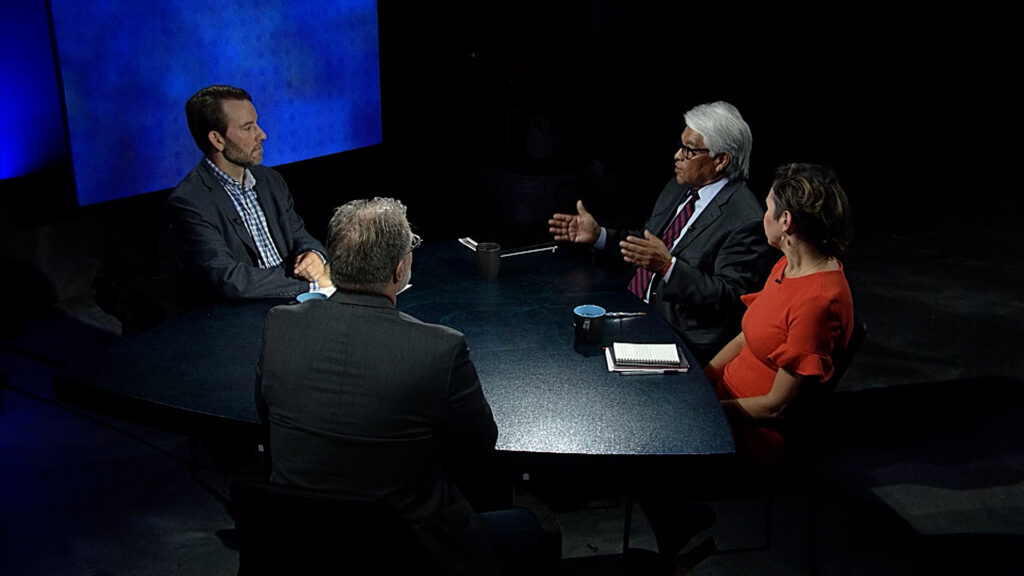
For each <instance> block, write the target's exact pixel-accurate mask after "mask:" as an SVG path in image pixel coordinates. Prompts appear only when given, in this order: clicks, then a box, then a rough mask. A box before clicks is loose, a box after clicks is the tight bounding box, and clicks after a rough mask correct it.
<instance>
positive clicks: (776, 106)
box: [0, 0, 1022, 314]
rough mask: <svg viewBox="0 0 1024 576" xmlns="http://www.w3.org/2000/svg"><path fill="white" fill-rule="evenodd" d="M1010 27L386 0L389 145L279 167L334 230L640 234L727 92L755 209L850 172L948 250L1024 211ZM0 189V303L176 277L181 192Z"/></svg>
mask: <svg viewBox="0 0 1024 576" xmlns="http://www.w3.org/2000/svg"><path fill="white" fill-rule="evenodd" d="M1011 20H1012V19H1011V18H1009V14H1008V13H1006V12H1005V10H1004V11H1001V12H995V13H993V12H991V11H989V10H985V9H982V7H980V6H977V5H971V6H970V7H958V8H956V9H952V8H945V9H944V8H936V7H931V6H929V7H921V8H892V7H887V8H884V9H883V8H871V7H868V6H864V5H862V4H852V3H851V4H849V5H831V6H828V8H827V10H826V9H825V7H824V6H823V7H821V8H819V9H816V10H796V9H789V8H785V7H780V6H772V5H759V6H757V7H753V8H743V9H740V8H733V7H727V6H722V5H709V4H697V3H694V4H684V3H675V4H672V5H671V6H668V7H666V6H663V5H661V3H620V2H611V1H603V2H582V1H580V2H557V3H548V2H511V1H506V2H480V1H468V0H467V1H461V2H440V3H417V2H411V1H390V2H381V3H380V4H379V23H380V30H379V37H380V53H381V87H382V88H381V91H382V94H381V97H382V115H383V128H384V141H383V144H381V145H379V146H373V147H370V148H364V149H360V150H355V151H352V152H346V153H342V154H337V155H333V156H327V157H322V158H317V159H314V160H309V161H305V162H300V163H296V164H290V165H284V166H280V167H279V170H280V171H281V172H282V173H283V174H284V175H285V178H286V179H287V181H288V182H289V184H290V187H291V189H292V192H293V194H294V196H295V201H296V204H297V207H298V210H299V212H300V214H301V215H303V217H304V218H305V219H306V223H307V226H308V227H309V229H310V230H311V231H312V232H313V233H314V234H315V235H318V236H320V237H323V231H324V229H325V226H326V222H327V220H328V219H329V217H330V214H331V209H332V208H333V207H334V206H337V205H339V204H341V203H343V202H344V201H346V200H348V199H351V198H355V197H362V196H371V195H389V196H395V197H398V198H401V199H402V200H403V201H405V202H406V203H407V204H408V206H409V216H410V220H411V221H412V222H413V224H414V226H415V227H416V228H417V230H418V231H419V232H420V233H421V234H422V235H423V236H424V237H425V238H427V239H428V240H440V239H445V238H456V237H459V236H465V235H471V236H473V237H474V238H477V239H480V240H483V239H491V238H494V239H498V240H500V241H502V242H504V243H506V244H517V243H523V244H525V243H531V242H537V241H543V240H545V239H547V232H546V218H547V216H548V215H549V214H550V213H551V212H552V211H553V210H555V209H559V210H569V209H571V208H572V204H573V201H574V200H575V199H576V198H583V199H584V200H585V202H586V203H587V205H588V207H589V208H590V209H591V211H592V212H594V213H595V215H596V216H597V217H598V219H599V221H600V222H602V223H609V224H613V223H619V222H639V221H641V220H642V219H643V218H644V216H645V215H646V214H647V211H648V210H649V208H650V206H651V203H652V201H653V198H654V197H655V196H656V195H657V193H658V192H659V191H660V189H661V186H662V185H663V184H664V182H666V181H667V180H668V178H670V177H671V176H672V168H671V163H672V155H673V153H674V152H675V150H676V147H677V142H678V137H679V134H680V132H681V131H682V128H683V122H682V114H683V112H684V111H685V110H687V109H688V108H690V107H692V106H693V105H696V104H698V103H701V102H706V101H711V100H716V99H724V100H728V101H730V102H732V103H733V104H735V105H736V106H737V107H738V108H739V109H740V110H741V112H742V113H743V115H744V117H745V118H746V119H747V121H748V123H749V124H750V125H751V128H752V131H753V134H754V151H753V156H752V163H751V179H750V184H751V187H752V188H753V189H754V191H755V192H756V193H757V194H758V195H759V196H761V195H763V194H765V193H766V192H767V188H768V186H769V185H770V180H771V174H772V172H773V170H774V168H775V167H776V166H778V165H779V164H782V163H786V162H790V161H808V162H819V163H824V164H829V165H831V166H833V167H834V168H836V169H837V170H838V172H839V174H840V177H841V179H842V180H843V182H844V184H845V186H846V188H847V191H848V193H849V195H850V198H851V202H852V204H853V209H854V214H855V218H856V220H855V222H856V225H857V233H858V236H860V237H864V236H866V235H870V234H872V233H873V232H874V231H876V230H892V229H901V228H905V227H921V226H924V227H935V228H936V229H937V230H948V231H949V232H950V233H954V234H955V233H956V230H957V229H958V227H959V226H961V225H964V224H965V223H966V224H970V225H983V224H984V221H985V219H986V218H990V217H994V216H993V214H992V213H990V212H989V211H988V210H987V209H986V207H988V206H998V208H997V211H998V214H999V217H1007V218H1016V217H1018V216H1019V215H1020V214H1021V206H1022V202H1021V200H1020V197H1019V195H1017V194H1016V193H1015V192H1014V191H1012V190H1011V184H1010V183H1009V179H1010V178H1013V177H1014V176H1015V172H1016V171H1015V170H1014V169H1013V167H1014V164H1015V156H1014V154H1013V153H1012V151H1011V149H1010V143H1011V142H1013V141H1014V140H1013V136H1014V134H1015V127H1016V125H1018V124H1019V113H1018V112H1017V111H1016V105H1017V95H1018V85H1019V76H1020V70H1019V64H1017V62H1016V61H1015V59H1014V57H1013V56H1012V53H1013V51H1012V47H1013V45H1014V43H1015V38H1014V37H1013V36H1012V35H1011V33H1012V30H1011V24H1010V22H1011ZM254 98H256V99H257V103H258V95H254ZM124 105H125V106H131V102H130V100H126V101H125V103H124ZM267 145H268V146H273V135H271V140H270V141H269V142H268V144H267ZM196 158H197V160H198V158H199V154H198V152H197V154H196ZM113 160H114V161H117V159H113ZM0 185H2V187H3V191H2V193H0V203H2V211H3V219H2V222H3V238H2V252H3V261H4V269H5V274H4V276H5V277H6V278H7V279H8V280H7V281H6V282H5V283H4V285H5V291H6V292H8V294H5V295H4V296H5V297H4V299H3V300H4V301H5V302H7V303H8V304H10V303H11V302H24V300H25V298H26V295H28V296H27V297H28V298H29V299H30V300H33V301H40V302H50V301H55V300H61V299H66V298H69V297H74V296H76V295H78V294H81V293H84V292H88V291H90V290H95V291H96V295H97V298H99V299H100V300H101V302H103V303H105V304H106V305H107V307H110V308H112V309H117V308H118V306H121V307H123V308H132V306H133V304H132V303H131V302H127V303H126V302H125V299H126V298H127V299H128V300H131V299H132V298H133V296H132V293H133V292H138V291H143V292H149V293H150V294H151V295H152V287H153V286H154V285H164V286H169V285H170V284H169V283H168V282H167V281H166V279H167V278H168V276H167V275H168V274H170V273H171V271H172V267H170V266H169V262H168V261H167V258H166V256H167V254H166V232H165V226H164V223H163V215H162V202H163V198H164V197H166V194H167V192H168V191H162V192H155V193H152V194H148V195H145V196H141V197H136V198H130V199H126V200H118V201H113V202H108V203H104V204H99V205H93V206H88V207H83V208H79V207H78V206H77V205H76V201H75V199H74V198H75V195H74V190H73V186H72V184H71V177H70V174H69V170H68V169H67V168H65V167H64V165H63V164H60V163H58V165H56V166H53V168H52V169H50V170H44V171H41V172H39V173H36V174H33V175H30V176H26V177H21V178H17V179H12V180H4V181H0ZM965 189H966V190H968V192H967V194H968V195H969V196H970V197H971V198H972V199H973V200H972V201H971V202H970V204H969V205H968V206H964V207H960V205H958V204H955V203H956V202H957V201H958V199H960V198H963V197H964V194H965V193H964V190H965ZM965 241H970V239H969V238H965ZM146 298H150V296H147V297H146ZM118 302H120V304H118ZM17 309H18V310H23V309H24V307H22V306H20V305H18V306H17ZM122 313H124V314H128V313H129V312H128V311H122Z"/></svg>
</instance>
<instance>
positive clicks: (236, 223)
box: [199, 160, 259, 261]
mask: <svg viewBox="0 0 1024 576" xmlns="http://www.w3.org/2000/svg"><path fill="white" fill-rule="evenodd" d="M199 175H200V177H201V178H202V180H203V184H205V185H206V187H207V188H208V189H209V190H210V195H211V197H212V198H213V203H214V204H216V206H217V210H219V211H220V213H221V214H224V215H226V216H227V219H228V222H230V223H231V228H232V229H233V230H234V231H235V235H236V236H238V239H239V240H241V241H242V243H243V244H245V247H246V248H248V249H249V251H250V253H251V254H252V255H253V256H254V257H255V258H256V261H259V251H258V250H257V249H256V243H255V242H254V241H253V239H252V234H250V233H249V229H248V228H246V227H245V222H243V221H242V217H241V215H239V214H238V209H236V208H235V203H234V202H232V201H231V197H230V196H228V193H227V191H226V190H224V187H223V186H221V183H220V181H219V180H217V177H216V176H215V175H214V174H213V171H212V170H210V167H209V166H207V165H206V160H202V161H201V162H200V169H199Z"/></svg>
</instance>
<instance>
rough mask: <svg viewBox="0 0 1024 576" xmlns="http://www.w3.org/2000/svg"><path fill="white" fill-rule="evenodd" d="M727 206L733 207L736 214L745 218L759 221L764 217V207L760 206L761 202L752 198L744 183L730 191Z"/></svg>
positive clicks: (752, 195) (752, 194) (751, 193)
mask: <svg viewBox="0 0 1024 576" xmlns="http://www.w3.org/2000/svg"><path fill="white" fill-rule="evenodd" d="M729 204H730V205H733V206H735V208H733V209H734V210H735V211H736V212H737V213H739V214H741V215H742V216H745V217H747V218H752V219H757V220H758V221H760V220H761V219H762V218H763V217H764V207H763V206H761V202H760V201H759V200H758V199H757V197H756V196H754V193H753V192H752V191H751V190H750V187H748V186H747V184H746V182H739V185H738V186H737V187H736V188H735V189H734V190H733V191H732V195H731V196H730V197H729Z"/></svg>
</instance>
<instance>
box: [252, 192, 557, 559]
mask: <svg viewBox="0 0 1024 576" xmlns="http://www.w3.org/2000/svg"><path fill="white" fill-rule="evenodd" d="M405 214H406V209H405V206H404V205H402V204H401V203H400V202H398V201H397V200H393V199H390V198H375V199H373V200H353V201H351V202H348V203H346V204H345V205H343V206H341V207H340V208H338V209H337V210H336V211H335V213H334V216H333V217H332V218H331V221H330V223H329V225H328V242H327V243H328V246H329V251H328V257H329V259H330V273H331V276H332V278H333V281H334V286H335V288H336V291H335V292H334V293H333V294H332V295H331V297H330V298H329V299H326V300H312V301H307V302H304V303H301V304H297V305H285V306H277V307H275V308H273V309H271V310H270V312H269V313H268V315H267V320H266V325H265V329H264V335H263V350H262V354H261V357H260V363H259V368H258V372H257V379H256V388H257V405H258V406H259V411H260V416H261V419H262V420H263V421H264V422H267V423H268V424H269V429H270V455H271V476H270V479H271V480H272V481H274V482H279V483H283V484H290V485H296V486H302V487H308V488H320V489H332V490H339V491H344V492H346V493H352V494H355V495H359V496H373V497H379V498H383V499H384V500H385V501H386V502H388V503H389V504H391V505H392V506H394V508H395V509H396V510H398V512H399V514H400V515H401V516H402V517H403V518H405V519H406V520H407V521H408V524H409V526H410V527H411V528H412V529H413V532H414V533H415V535H416V538H417V541H418V542H419V544H421V547H422V550H423V551H424V552H425V557H426V560H427V562H428V565H426V566H424V570H425V572H426V573H430V574H434V573H437V574H491V573H495V570H497V569H498V567H499V564H500V568H501V572H502V573H503V574H511V573H516V574H518V573H523V574H539V573H550V572H553V567H554V566H556V562H557V561H558V559H559V558H560V551H559V550H557V549H551V548H550V547H544V544H543V542H542V540H543V536H541V534H542V533H543V528H542V527H541V525H540V522H539V520H537V519H536V517H535V516H532V515H530V514H528V513H526V512H525V511H520V510H512V511H499V512H489V513H485V514H481V515H477V514H476V513H475V512H474V510H473V509H472V507H471V506H470V503H469V502H468V501H467V500H466V498H465V497H464V496H463V489H464V488H466V487H467V485H466V483H467V482H471V481H474V480H476V481H485V480H486V476H487V475H488V474H489V473H490V460H491V458H492V456H493V452H494V446H495V443H496V441H497V437H498V429H497V425H496V424H495V422H494V418H493V415H492V413H491V408H490V405H489V404H488V402H487V399H486V398H485V397H484V393H483V389H482V388H481V387H480V380H479V378H478V377H477V373H476V368H475V366H474V365H473V362H472V360H471V359H470V357H469V348H468V345H467V343H466V338H465V336H464V335H463V334H461V333H460V332H457V331H455V330H453V329H451V328H448V327H445V326H440V325H435V324H425V323H423V322H421V321H419V320H417V319H416V318H414V317H412V316H410V315H408V314H405V313H403V312H399V311H398V310H396V308H395V306H396V303H397V295H398V293H399V292H400V291H401V290H402V289H403V288H404V287H405V286H406V285H408V283H409V280H410V276H411V273H412V262H413V254H412V253H413V250H415V249H416V247H417V246H419V242H420V240H419V237H418V236H416V235H414V234H413V233H412V231H411V230H410V228H409V223H408V221H407V220H406V216H405ZM505 534H508V536H503V535H505ZM492 546H493V548H492ZM542 547H543V550H545V551H547V552H548V554H545V553H543V552H542V551H540V550H541V549H542ZM496 558H497V560H496Z"/></svg>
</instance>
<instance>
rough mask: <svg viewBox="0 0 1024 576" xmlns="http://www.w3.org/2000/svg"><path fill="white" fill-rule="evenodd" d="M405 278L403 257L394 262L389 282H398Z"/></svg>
mask: <svg viewBox="0 0 1024 576" xmlns="http://www.w3.org/2000/svg"><path fill="white" fill-rule="evenodd" d="M403 279H405V258H402V259H401V260H399V261H398V264H395V270H394V271H393V272H392V273H391V282H393V283H395V284H398V283H400V282H402V280H403Z"/></svg>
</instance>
